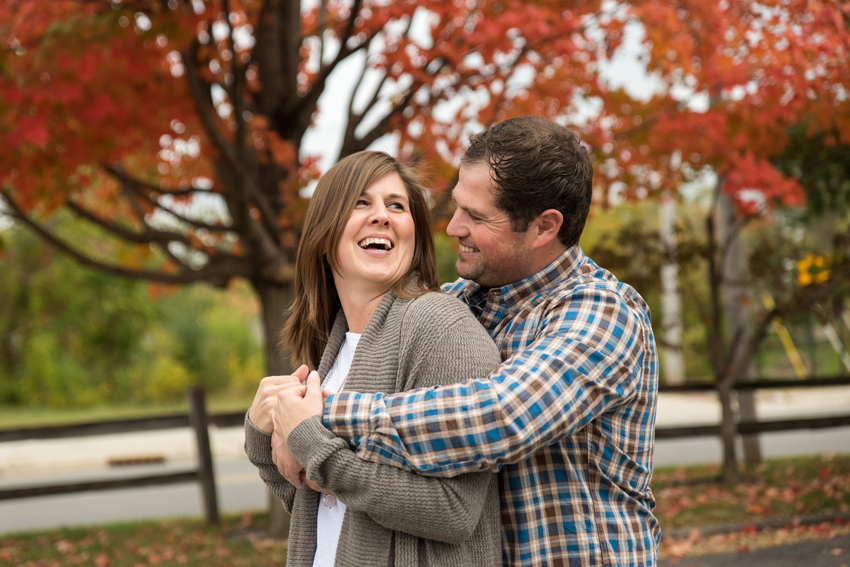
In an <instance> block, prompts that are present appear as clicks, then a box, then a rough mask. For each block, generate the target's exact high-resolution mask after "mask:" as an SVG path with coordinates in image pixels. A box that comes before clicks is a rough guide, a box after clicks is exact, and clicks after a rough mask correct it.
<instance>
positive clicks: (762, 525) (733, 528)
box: [661, 512, 850, 539]
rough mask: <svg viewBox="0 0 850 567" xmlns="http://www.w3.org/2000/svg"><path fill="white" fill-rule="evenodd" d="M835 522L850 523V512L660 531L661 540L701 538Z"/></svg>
mask: <svg viewBox="0 0 850 567" xmlns="http://www.w3.org/2000/svg"><path fill="white" fill-rule="evenodd" d="M837 520H846V521H847V522H850V512H839V513H835V514H809V515H807V516H794V517H791V518H771V519H767V520H761V521H759V522H743V523H738V524H721V525H718V526H697V527H693V528H673V529H671V530H664V529H663V528H662V530H661V537H662V539H663V538H665V537H669V538H676V539H682V538H687V537H689V536H690V535H691V532H693V531H694V530H698V531H699V533H700V535H701V536H713V535H718V534H729V533H733V532H738V531H741V530H743V529H745V528H756V529H757V530H764V529H777V528H784V527H785V526H788V525H790V524H793V525H795V526H806V525H812V524H822V523H824V522H834V521H837Z"/></svg>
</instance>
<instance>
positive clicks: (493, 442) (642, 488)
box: [324, 246, 661, 567]
mask: <svg viewBox="0 0 850 567" xmlns="http://www.w3.org/2000/svg"><path fill="white" fill-rule="evenodd" d="M444 291H446V292H447V293H452V294H455V295H457V296H458V297H459V298H460V299H461V300H463V301H465V302H466V303H467V304H468V305H469V306H470V308H471V309H472V311H473V312H474V313H475V314H476V315H477V316H478V319H479V320H480V321H481V324H482V325H484V327H485V328H487V330H488V331H489V333H490V336H491V337H493V340H495V342H496V344H497V345H498V346H499V347H500V349H501V353H502V360H503V361H504V362H503V363H502V365H501V366H500V367H499V368H497V369H496V370H495V371H494V372H493V373H492V374H491V375H490V376H489V377H487V378H485V379H481V380H474V381H467V382H464V383H461V384H456V385H450V386H442V387H438V388H431V389H427V390H412V391H408V392H400V393H397V394H392V395H384V394H374V395H369V394H359V393H353V392H344V393H340V394H338V395H335V396H333V397H332V398H331V399H330V403H328V404H326V406H325V415H324V421H325V425H326V426H327V427H328V428H329V429H331V430H332V431H333V432H334V433H336V434H337V435H339V436H341V437H347V438H349V439H350V441H351V443H352V445H353V446H354V447H355V448H356V449H357V454H358V455H359V456H360V457H362V458H363V459H366V460H368V461H373V462H379V463H386V464H390V465H394V466H397V467H400V468H403V469H408V470H413V471H417V472H419V473H422V474H427V475H431V476H456V475H459V474H461V473H466V472H472V471H480V470H492V471H500V476H499V482H500V490H501V495H500V496H501V508H502V553H503V559H504V564H505V565H540V566H543V565H547V566H551V565H569V566H573V565H575V566H581V567H590V566H610V565H619V566H627V565H628V566H648V565H654V564H655V558H656V552H657V548H658V542H659V540H660V535H661V531H660V528H659V525H658V521H657V520H656V519H655V517H654V516H653V514H652V510H653V509H654V507H655V499H654V497H653V495H652V491H651V490H650V488H649V481H650V478H651V476H652V453H653V445H654V428H655V407H656V396H657V383H658V357H657V353H656V349H655V340H654V338H653V334H652V328H651V327H650V317H649V308H648V307H647V305H646V303H645V302H644V300H643V299H642V298H641V297H640V296H639V295H638V294H637V292H635V290H634V289H633V288H631V287H630V286H628V285H625V284H623V283H620V282H619V281H617V279H616V278H615V277H614V276H613V275H612V274H611V273H610V272H608V271H607V270H604V269H602V268H600V267H599V266H597V265H596V264H594V263H593V261H591V260H590V259H589V258H588V257H587V256H585V255H584V254H583V253H582V251H581V249H580V248H579V247H578V246H575V247H572V248H570V249H568V250H566V251H565V252H564V253H563V254H562V255H561V256H560V257H559V258H558V259H557V260H556V261H555V262H553V263H552V264H550V265H549V266H548V267H547V268H546V269H544V270H543V271H541V272H538V273H537V274H534V275H533V276H531V277H529V278H526V279H524V280H522V281H520V282H516V283H514V284H511V285H508V286H504V287H502V288H492V289H487V288H481V287H480V286H479V285H477V284H475V283H473V282H470V281H465V280H459V281H457V282H455V283H454V284H450V285H447V286H445V288H444ZM434 332H435V333H439V332H440V330H439V329H434Z"/></svg>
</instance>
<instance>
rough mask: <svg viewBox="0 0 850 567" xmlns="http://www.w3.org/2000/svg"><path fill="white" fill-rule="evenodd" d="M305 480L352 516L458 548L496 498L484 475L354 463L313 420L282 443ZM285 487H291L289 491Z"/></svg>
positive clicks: (344, 446)
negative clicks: (430, 473)
mask: <svg viewBox="0 0 850 567" xmlns="http://www.w3.org/2000/svg"><path fill="white" fill-rule="evenodd" d="M287 445H288V447H289V450H290V451H292V454H293V455H295V457H296V458H297V459H298V460H299V461H300V462H302V464H303V465H304V468H305V470H306V471H307V478H309V479H310V480H313V481H315V482H316V483H317V484H318V485H319V486H321V487H322V488H325V489H328V490H330V491H332V492H333V493H334V495H335V496H337V497H338V498H339V499H340V500H342V501H343V502H345V504H346V506H348V507H349V508H351V509H352V510H357V511H360V512H364V513H366V514H368V515H369V517H371V518H372V519H373V520H374V521H375V522H377V523H378V524H381V525H382V526H384V527H387V528H390V529H393V530H397V531H401V532H405V533H409V534H411V535H414V536H417V537H422V538H427V539H433V540H437V541H443V542H446V543H451V544H458V543H462V542H463V541H466V540H467V539H469V537H471V536H472V534H473V533H474V532H475V528H476V527H477V526H478V522H479V520H480V518H481V513H482V511H483V510H484V506H485V503H486V501H487V498H488V492H489V491H490V490H491V489H492V490H493V493H492V494H489V496H490V497H497V496H496V493H495V491H496V490H497V487H496V483H495V482H492V483H491V480H493V478H494V477H493V475H492V474H490V473H472V474H467V475H461V476H457V477H454V478H451V479H441V478H430V477H425V476H420V475H417V474H414V473H410V472H407V471H403V470H401V469H397V468H395V467H391V466H388V465H377V464H375V463H368V462H366V461H363V460H361V459H359V458H357V457H356V456H355V455H354V452H353V451H351V449H349V448H348V445H347V444H346V443H345V441H343V440H342V439H340V438H338V437H336V436H335V435H334V434H333V433H331V432H330V431H328V430H327V429H325V428H324V426H323V425H322V420H321V417H319V416H315V417H312V418H310V419H307V420H305V421H303V422H301V424H299V425H298V426H297V427H296V428H295V429H293V430H292V433H290V434H289V437H287ZM290 486H291V485H290Z"/></svg>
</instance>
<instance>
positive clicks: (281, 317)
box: [254, 282, 295, 539]
mask: <svg viewBox="0 0 850 567" xmlns="http://www.w3.org/2000/svg"><path fill="white" fill-rule="evenodd" d="M254 289H255V290H256V291H257V295H259V297H260V303H261V304H262V308H263V330H264V333H265V343H266V345H265V347H266V374H267V375H268V376H278V375H282V374H290V373H291V370H292V369H291V368H290V367H291V365H290V364H289V360H288V358H289V355H288V354H287V353H285V352H284V351H283V350H282V349H281V348H280V346H279V345H280V333H281V331H282V330H283V326H284V325H285V324H286V310H287V309H288V308H289V306H290V304H291V303H292V299H293V296H294V292H295V290H294V286H293V285H292V284H291V283H290V284H287V285H273V284H269V283H266V282H262V283H255V284H254ZM268 502H269V535H270V536H271V537H274V538H277V539H285V538H286V537H288V536H289V521H290V517H289V513H288V512H287V511H286V510H284V508H283V503H281V501H280V499H278V497H277V496H275V495H274V494H272V493H271V492H269V493H268Z"/></svg>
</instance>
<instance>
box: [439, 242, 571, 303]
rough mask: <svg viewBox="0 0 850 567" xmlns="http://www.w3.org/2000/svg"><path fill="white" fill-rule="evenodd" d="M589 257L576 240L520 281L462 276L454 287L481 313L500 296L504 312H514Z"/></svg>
mask: <svg viewBox="0 0 850 567" xmlns="http://www.w3.org/2000/svg"><path fill="white" fill-rule="evenodd" d="M587 261H588V258H587V256H585V255H584V252H582V250H581V247H580V246H579V245H578V244H576V245H574V246H571V247H569V248H567V249H566V250H564V251H563V252H562V253H561V254H560V255H559V256H558V257H557V258H555V260H554V261H553V262H552V263H551V264H549V265H548V266H546V267H545V268H543V269H542V270H540V271H539V272H536V273H534V274H532V275H530V276H528V277H527V278H525V279H522V280H519V281H518V282H513V283H510V284H508V285H504V286H501V287H484V286H482V285H479V284H477V283H475V282H474V281H472V280H463V283H462V284H461V285H460V286H459V288H458V287H455V286H452V287H454V288H455V289H456V290H457V291H459V292H460V294H461V295H462V297H463V300H464V301H465V302H466V304H467V305H469V306H470V307H471V308H472V309H473V311H475V312H477V313H478V314H480V313H481V312H482V311H483V309H484V305H485V304H486V302H487V299H488V298H489V299H491V300H498V302H499V303H500V304H501V307H502V309H503V310H504V311H505V312H511V311H513V310H515V309H519V308H521V307H522V305H523V304H524V303H525V302H526V301H528V300H529V299H531V298H533V297H536V296H538V295H539V294H540V293H541V292H543V291H545V290H547V289H549V288H551V287H553V286H556V285H557V284H558V283H559V282H561V281H563V280H565V279H567V278H569V277H570V276H571V275H572V274H573V272H575V271H576V270H577V269H578V267H579V266H581V265H583V264H585V263H586V262H587Z"/></svg>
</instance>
